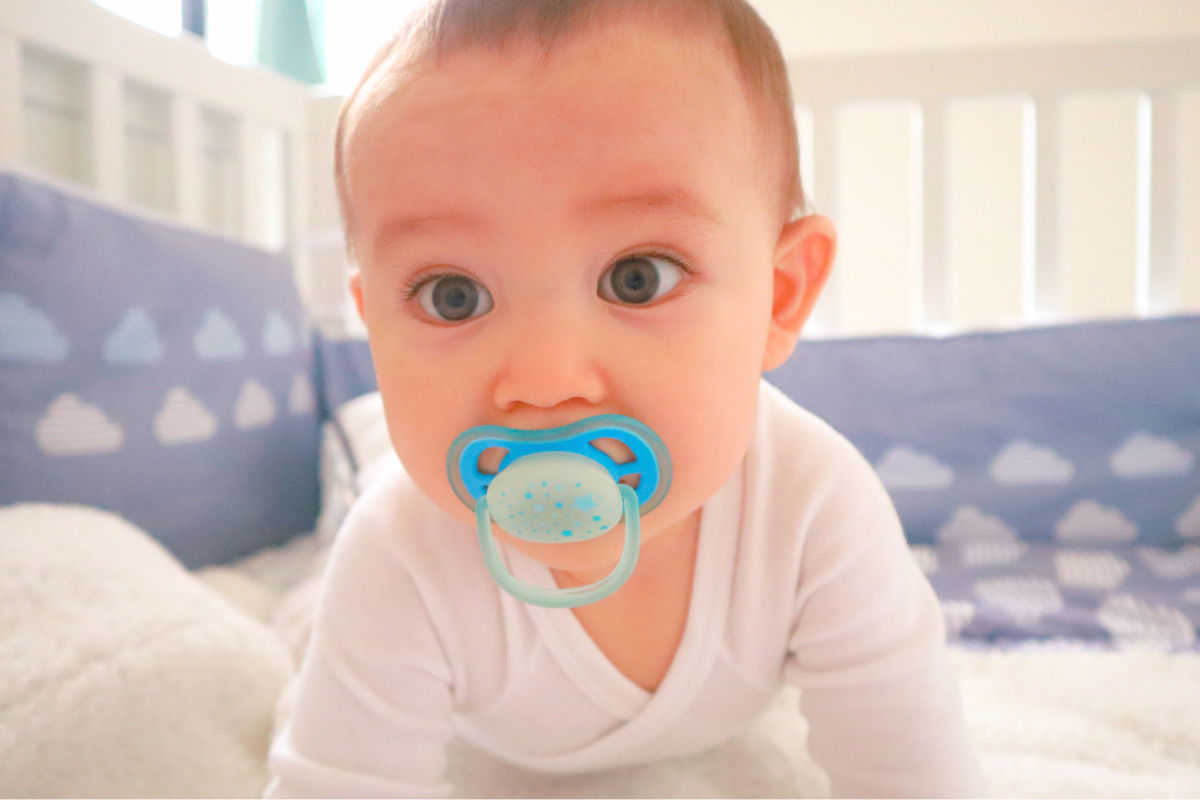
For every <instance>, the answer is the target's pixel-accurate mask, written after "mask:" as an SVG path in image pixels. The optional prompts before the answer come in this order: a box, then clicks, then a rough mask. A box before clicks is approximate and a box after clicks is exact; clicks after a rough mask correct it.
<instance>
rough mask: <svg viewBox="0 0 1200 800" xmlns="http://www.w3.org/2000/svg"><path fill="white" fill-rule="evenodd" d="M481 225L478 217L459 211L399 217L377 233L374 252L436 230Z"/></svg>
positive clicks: (481, 222)
mask: <svg viewBox="0 0 1200 800" xmlns="http://www.w3.org/2000/svg"><path fill="white" fill-rule="evenodd" d="M482 224H483V220H482V219H481V218H480V217H478V216H476V215H474V214H467V213H465V212H461V211H448V212H446V213H442V214H414V215H413V216H409V217H399V218H397V219H393V220H389V221H388V223H387V224H386V225H384V226H383V228H382V229H381V230H380V231H379V235H377V236H376V237H375V242H374V245H375V249H374V252H376V253H378V252H379V251H380V250H382V249H384V248H386V247H390V246H391V245H393V244H395V243H396V242H397V241H399V240H401V239H405V238H408V237H411V236H416V235H419V234H422V233H428V232H429V231H431V230H434V229H437V228H459V229H462V228H478V227H480V226H481V225H482Z"/></svg>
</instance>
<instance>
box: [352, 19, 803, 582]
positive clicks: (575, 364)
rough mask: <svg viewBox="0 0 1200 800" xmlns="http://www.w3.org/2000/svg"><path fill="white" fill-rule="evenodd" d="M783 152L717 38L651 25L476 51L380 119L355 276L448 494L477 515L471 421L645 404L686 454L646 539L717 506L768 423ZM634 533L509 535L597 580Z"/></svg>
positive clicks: (387, 399)
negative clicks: (568, 537) (462, 456)
mask: <svg viewBox="0 0 1200 800" xmlns="http://www.w3.org/2000/svg"><path fill="white" fill-rule="evenodd" d="M763 142H764V137H763V134H762V132H761V130H760V128H759V126H758V121H757V117H755V116H754V115H753V113H752V111H751V109H750V107H749V104H748V101H747V99H746V97H745V95H744V92H743V89H742V87H741V86H740V84H739V82H738V78H737V75H736V73H735V71H734V68H733V67H732V66H731V64H730V62H729V61H728V60H727V59H726V58H725V57H724V55H723V54H722V53H721V52H720V51H719V50H718V49H717V45H715V44H714V43H712V42H710V41H709V40H708V39H705V38H698V37H687V38H685V37H683V36H677V35H675V34H665V33H663V32H661V31H654V30H651V29H649V28H647V27H646V26H644V25H640V24H637V23H634V22H629V23H622V24H619V25H616V26H614V27H611V28H605V29H603V30H601V31H599V32H595V33H590V32H589V33H587V34H585V35H583V36H580V37H577V38H575V39H572V40H570V41H567V42H564V43H561V44H560V45H559V46H558V48H557V49H556V50H555V51H554V53H553V55H552V56H551V57H550V58H549V59H548V60H541V58H540V52H539V51H537V50H535V49H534V48H532V47H530V46H526V45H521V44H514V45H512V46H511V48H510V49H509V50H507V51H505V52H504V53H498V52H494V51H488V50H485V49H469V50H466V51H463V52H460V53H457V54H454V55H452V56H450V57H449V58H447V59H446V60H445V61H444V62H443V63H441V64H439V65H437V66H436V67H434V68H431V69H428V70H425V71H422V72H421V73H420V74H418V75H416V76H414V77H412V78H410V79H408V80H407V81H406V82H405V84H404V85H403V86H402V88H400V89H399V90H398V91H396V92H395V93H393V94H392V95H391V96H390V97H388V99H387V100H385V101H384V102H383V103H382V104H381V105H380V106H378V107H377V108H376V109H374V110H373V111H370V112H367V115H366V116H365V117H364V119H363V122H362V124H361V125H360V126H359V127H358V128H357V130H356V131H355V132H354V133H353V135H352V137H351V149H350V157H349V158H348V160H347V162H348V163H347V174H348V178H349V197H350V202H351V205H352V207H353V209H354V212H353V213H354V215H355V220H356V223H355V231H354V246H355V252H356V254H357V256H358V261H359V264H360V268H361V269H360V273H359V275H358V276H356V277H355V278H354V279H353V280H352V288H353V289H354V291H355V293H356V296H357V297H359V298H360V309H361V312H362V314H363V318H364V320H365V321H366V325H367V329H368V331H369V335H370V341H371V350H372V354H373V357H374V361H375V368H376V371H377V374H378V378H379V385H380V389H381V392H382V394H383V400H384V407H385V410H386V415H387V421H388V427H389V430H390V433H391V438H392V442H393V444H394V446H395V448H396V452H397V454H398V455H399V456H400V459H401V461H402V462H403V463H404V465H405V468H406V469H407V470H408V472H409V474H410V475H411V476H412V478H413V479H414V480H415V481H416V483H417V484H418V485H419V486H420V488H421V489H422V490H424V491H425V492H426V493H427V494H428V495H429V497H431V498H432V499H433V500H434V501H435V502H436V503H437V504H438V505H439V506H441V507H442V508H443V509H444V510H446V511H447V512H449V513H451V514H453V515H454V516H455V517H457V518H459V519H460V520H462V521H463V522H465V523H468V524H473V521H474V517H473V514H472V512H471V511H470V510H469V509H467V508H466V507H465V506H464V505H463V504H462V503H461V502H460V501H459V500H458V498H457V497H456V496H455V495H454V493H453V491H452V490H451V488H450V484H449V481H448V480H447V476H446V452H447V450H448V449H449V447H450V443H451V442H452V441H453V440H454V438H455V437H456V436H458V435H459V434H460V433H462V432H463V431H464V430H466V429H467V428H470V427H472V426H475V425H485V424H486V425H503V426H507V427H512V428H522V429H541V428H551V427H555V426H559V425H565V424H567V423H570V422H574V421H576V420H579V419H582V418H584V417H588V416H592V415H595V414H625V415H628V416H631V417H634V418H636V419H639V420H641V421H642V422H644V423H646V424H647V425H649V426H650V427H651V428H653V429H654V430H655V431H656V432H657V433H658V434H659V435H660V436H661V437H662V439H663V441H664V442H665V443H666V445H667V447H668V449H669V450H670V452H671V455H672V459H673V462H674V470H675V475H674V482H673V484H672V486H671V490H670V493H669V494H668V496H667V498H666V499H665V500H664V501H663V503H662V504H661V505H660V506H659V507H658V508H657V509H656V510H654V511H652V512H651V513H649V514H648V515H647V516H646V517H645V519H644V520H643V522H642V528H643V540H644V541H645V542H649V541H651V540H653V539H654V538H655V537H656V536H658V535H660V534H661V532H662V531H664V530H668V529H671V528H672V527H676V526H680V525H684V524H686V523H687V522H688V521H689V519H691V521H694V520H695V519H696V517H695V516H694V515H696V514H698V512H699V508H700V506H701V505H702V504H703V503H704V502H705V501H706V500H707V499H708V498H709V497H711V496H712V495H713V494H714V492H715V491H716V490H717V489H718V488H719V487H720V486H721V484H722V483H723V482H724V481H725V480H726V479H727V478H728V477H729V476H730V475H731V473H732V471H733V470H734V469H735V468H736V466H737V465H738V463H739V461H740V460H741V459H742V457H743V455H744V454H745V452H746V448H747V445H748V443H749V440H750V436H751V431H752V427H753V422H754V410H755V402H756V398H757V393H758V381H759V376H760V373H761V371H762V369H763V359H764V347H765V344H766V340H767V332H768V326H769V323H770V318H771V310H772V283H773V277H772V260H773V253H774V250H775V246H776V243H777V241H778V237H779V233H780V224H781V222H780V219H779V210H778V207H779V200H778V194H777V190H776V189H775V186H776V184H777V181H776V180H775V178H774V173H773V171H772V170H773V168H772V166H771V165H772V164H773V161H772V160H771V159H769V158H764V157H763V155H762V153H763V149H764V144H763ZM774 169H775V171H777V168H774ZM498 535H499V533H498ZM623 535H624V534H623V530H621V529H620V528H617V529H615V530H614V531H612V532H610V533H609V534H607V535H605V536H603V537H601V538H600V539H596V540H592V541H589V542H580V543H574V544H569V545H565V544H564V545H544V544H543V545H537V544H530V543H527V542H519V543H517V542H516V540H512V539H507V541H509V542H514V543H516V546H518V547H520V549H522V550H523V551H525V552H526V553H527V554H529V555H532V556H533V557H534V558H536V559H538V560H540V561H542V562H543V563H546V564H548V565H550V566H552V567H557V568H562V569H585V568H589V567H593V568H600V567H606V566H611V564H612V563H613V562H615V561H616V558H617V555H618V553H619V551H620V545H621V541H622V537H623Z"/></svg>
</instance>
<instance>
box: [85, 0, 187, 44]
mask: <svg viewBox="0 0 1200 800" xmlns="http://www.w3.org/2000/svg"><path fill="white" fill-rule="evenodd" d="M96 3H97V4H98V5H101V6H104V7H105V8H107V9H108V10H109V11H112V12H113V13H115V14H120V15H121V16H122V17H125V18H126V19H131V20H133V21H134V22H136V23H138V24H139V25H145V26H146V27H147V28H150V29H151V30H155V31H158V32H159V33H163V34H166V35H167V36H178V35H179V31H180V30H181V29H182V28H183V24H182V22H181V17H182V15H181V13H180V0H96Z"/></svg>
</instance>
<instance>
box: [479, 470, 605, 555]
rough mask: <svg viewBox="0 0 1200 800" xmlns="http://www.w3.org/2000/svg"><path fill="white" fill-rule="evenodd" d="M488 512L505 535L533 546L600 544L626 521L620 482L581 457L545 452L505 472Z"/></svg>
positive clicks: (490, 495)
mask: <svg viewBox="0 0 1200 800" xmlns="http://www.w3.org/2000/svg"><path fill="white" fill-rule="evenodd" d="M487 504H488V510H489V511H490V512H491V514H492V519H494V520H495V521H496V524H497V525H499V526H500V527H501V528H503V529H504V530H505V532H507V533H509V534H511V535H513V536H516V537H517V538H518V539H525V540H527V541H530V542H580V541H585V540H587V539H594V538H595V537H597V536H600V535H601V534H603V533H604V532H605V531H607V530H609V529H610V528H612V527H613V526H614V525H616V524H617V523H618V522H620V521H621V515H622V513H623V509H622V506H623V503H622V500H621V491H620V489H618V488H617V482H616V481H614V480H613V479H612V476H611V475H610V474H609V473H608V470H606V469H605V468H604V467H602V466H601V465H600V464H598V463H596V462H595V461H593V460H592V459H590V458H587V457H586V456H581V455H579V454H577V453H564V452H542V453H532V454H530V455H527V456H522V457H521V458H518V459H517V460H516V461H513V462H512V464H510V465H509V466H507V467H505V468H504V470H503V471H502V472H500V473H499V474H498V475H496V477H495V478H494V479H493V480H492V483H491V485H490V486H489V487H488V490H487Z"/></svg>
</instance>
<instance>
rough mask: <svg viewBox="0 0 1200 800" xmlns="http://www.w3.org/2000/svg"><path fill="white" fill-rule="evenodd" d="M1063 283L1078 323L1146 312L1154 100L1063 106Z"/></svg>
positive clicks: (1111, 98) (1116, 96) (1092, 100)
mask: <svg viewBox="0 0 1200 800" xmlns="http://www.w3.org/2000/svg"><path fill="white" fill-rule="evenodd" d="M1060 111H1061V128H1060V138H1059V144H1060V146H1059V150H1058V156H1059V163H1060V167H1061V171H1060V179H1061V182H1060V195H1059V202H1060V204H1059V215H1060V240H1059V279H1060V281H1061V290H1062V294H1061V297H1062V308H1061V310H1062V312H1064V313H1065V314H1067V315H1068V316H1070V317H1103V316H1117V315H1133V314H1144V313H1146V310H1147V309H1146V306H1147V301H1148V297H1147V289H1148V281H1147V274H1148V268H1149V263H1148V261H1149V254H1148V244H1149V233H1148V230H1146V224H1147V223H1148V221H1149V216H1148V208H1149V206H1148V204H1149V197H1148V196H1147V191H1148V188H1149V181H1148V174H1147V173H1146V170H1147V169H1148V168H1149V163H1148V159H1146V158H1145V156H1146V154H1148V152H1149V141H1148V140H1146V136H1147V135H1148V133H1149V130H1148V126H1146V124H1145V123H1146V120H1147V119H1148V116H1146V115H1148V114H1149V102H1148V99H1147V98H1146V97H1145V96H1144V95H1141V94H1136V93H1126V92H1122V93H1104V94H1087V95H1073V96H1068V97H1064V98H1063V100H1062V105H1061V108H1060Z"/></svg>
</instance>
